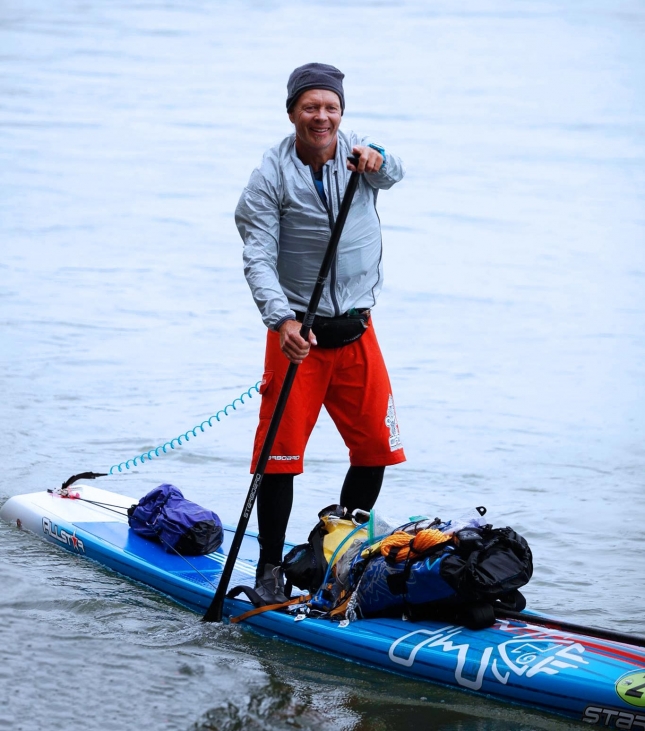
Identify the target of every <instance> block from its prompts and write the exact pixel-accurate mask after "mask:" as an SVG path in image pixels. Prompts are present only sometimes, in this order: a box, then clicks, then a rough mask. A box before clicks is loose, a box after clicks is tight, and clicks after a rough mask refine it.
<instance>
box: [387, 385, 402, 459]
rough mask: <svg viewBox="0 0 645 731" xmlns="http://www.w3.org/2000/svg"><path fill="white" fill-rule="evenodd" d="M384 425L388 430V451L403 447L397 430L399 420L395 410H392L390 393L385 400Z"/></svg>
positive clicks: (392, 402) (392, 400)
mask: <svg viewBox="0 0 645 731" xmlns="http://www.w3.org/2000/svg"><path fill="white" fill-rule="evenodd" d="M385 426H386V427H387V428H388V429H389V430H390V438H389V442H390V452H396V450H397V449H403V442H402V441H401V433H400V432H399V422H398V421H397V420H396V411H395V410H394V399H393V398H392V394H390V397H389V399H388V401H387V415H386V417H385Z"/></svg>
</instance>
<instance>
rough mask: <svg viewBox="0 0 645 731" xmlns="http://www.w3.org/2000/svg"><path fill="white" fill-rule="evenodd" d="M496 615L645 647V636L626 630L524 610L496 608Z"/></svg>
mask: <svg viewBox="0 0 645 731" xmlns="http://www.w3.org/2000/svg"><path fill="white" fill-rule="evenodd" d="M495 616H496V617H497V618H498V619H511V620H519V621H520V622H527V623H528V624H537V625H539V626H540V627H546V628H547V629H557V630H560V631H562V632H575V633H577V634H581V635H589V636H590V637H598V638H599V639H602V640H612V641H613V642H624V643H625V644H628V645H636V646H637V647H645V637H639V636H638V635H628V634H626V633H624V632H614V631H613V630H610V629H600V628H599V627H585V626H584V625H582V624H573V622H565V621H564V620H562V619H549V618H547V617H539V616H535V615H533V614H524V613H523V612H514V611H511V610H506V609H496V610H495Z"/></svg>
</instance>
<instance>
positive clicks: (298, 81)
mask: <svg viewBox="0 0 645 731" xmlns="http://www.w3.org/2000/svg"><path fill="white" fill-rule="evenodd" d="M343 78H344V74H342V73H341V72H340V71H339V70H338V69H337V68H335V67H334V66H328V65H327V64H321V63H308V64H305V65H304V66H300V67H299V68H297V69H295V71H293V73H292V74H291V76H290V77H289V81H288V83H287V112H288V114H289V119H290V120H291V122H292V123H293V125H294V127H295V131H294V133H293V134H291V135H289V136H288V137H287V138H286V139H284V140H283V141H282V142H281V143H280V144H278V145H277V146H275V147H273V148H271V149H270V150H269V151H268V152H266V153H265V155H264V158H263V160H262V163H261V165H260V167H258V168H256V169H255V170H254V171H253V173H252V175H251V178H250V180H249V183H248V185H247V186H246V188H245V189H244V192H243V193H242V196H241V197H240V201H239V203H238V205H237V209H236V211H235V222H236V224H237V227H238V230H239V232H240V235H241V237H242V240H243V241H244V273H245V276H246V279H247V281H248V283H249V287H250V288H251V292H252V295H253V299H254V300H255V303H256V305H257V306H258V309H259V310H260V313H261V315H262V319H263V321H264V324H265V325H266V326H267V328H268V332H267V342H266V351H265V366H264V376H263V378H262V385H261V388H260V393H261V394H262V403H261V406H260V423H259V425H258V428H257V432H256V435H255V445H254V451H253V460H252V464H251V472H252V473H253V472H254V471H255V467H256V464H257V461H258V457H259V454H260V451H261V449H262V445H263V444H264V439H265V437H266V433H267V429H268V426H269V422H270V420H271V416H272V414H273V411H274V408H275V405H276V401H277V398H278V394H279V392H280V388H281V385H282V382H283V380H284V378H285V374H286V372H287V368H288V365H289V362H291V363H297V364H299V368H298V372H297V375H296V378H295V380H294V383H293V386H292V390H291V394H290V396H289V400H288V403H287V405H286V408H285V411H284V414H283V416H282V420H281V422H280V426H279V428H278V432H277V435H276V438H275V442H274V444H273V448H272V450H271V456H270V457H269V461H268V464H267V468H266V471H265V474H264V477H263V479H262V484H261V486H260V489H259V492H258V496H257V505H258V526H259V536H258V540H259V543H260V558H259V562H258V569H257V577H256V591H257V592H258V594H259V595H260V597H261V598H262V599H263V600H264V601H266V602H268V603H275V602H281V601H286V597H285V596H284V592H283V589H284V585H283V579H282V573H281V570H280V569H279V564H280V563H281V561H282V552H283V548H284V541H285V534H286V529H287V523H288V521H289V515H290V512H291V505H292V501H293V478H294V476H295V475H298V474H300V473H302V471H303V461H304V453H305V447H306V445H307V441H308V439H309V436H310V434H311V432H312V430H313V428H314V425H315V423H316V420H317V419H318V415H319V413H320V409H321V407H322V406H323V405H324V406H325V408H326V409H327V411H328V413H329V415H330V416H331V418H332V419H333V421H334V423H335V425H336V427H337V428H338V431H339V432H340V434H341V436H342V437H343V440H344V441H345V444H346V445H347V447H348V449H349V461H350V468H349V471H348V472H347V476H346V477H345V481H344V483H343V486H342V489H341V494H340V504H341V505H343V506H344V507H345V508H347V509H348V511H349V512H351V511H353V510H354V509H355V508H361V509H363V510H370V509H371V508H372V507H373V506H374V503H375V502H376V499H377V497H378V494H379V491H380V489H381V484H382V482H383V473H384V471H385V467H386V466H387V465H393V464H398V463H399V462H403V461H405V455H404V453H403V445H402V443H401V438H400V435H399V427H398V423H397V420H396V412H395V410H394V400H393V398H392V388H391V386H390V380H389V377H388V374H387V370H386V367H385V363H384V361H383V356H382V355H381V351H380V348H379V345H378V342H377V340H376V334H375V333H374V327H373V326H372V321H371V318H370V310H371V308H372V307H373V306H374V305H375V304H376V299H377V296H378V294H379V292H380V290H381V286H382V280H383V267H382V256H381V254H382V241H381V227H380V222H379V218H378V215H377V212H376V198H377V195H378V191H379V190H384V189H388V188H391V187H392V185H394V183H398V182H399V180H401V178H402V177H403V174H404V170H403V166H402V164H401V160H400V159H399V158H398V157H396V156H395V155H393V154H392V153H391V152H390V151H389V150H388V151H387V152H386V151H385V150H384V149H383V147H381V146H380V145H377V144H375V143H374V142H370V140H369V139H368V138H365V137H359V136H358V135H356V134H354V133H353V132H350V133H348V134H345V133H343V132H341V131H340V129H339V127H340V122H341V118H342V115H343V112H344V109H345V95H344V91H343ZM350 155H353V156H354V157H355V158H358V162H357V167H354V165H352V164H351V163H348V162H347V158H348V157H349V156H350ZM354 170H358V172H359V173H362V175H361V178H360V182H359V186H358V189H357V191H356V193H355V197H354V200H353V202H352V206H351V208H350V210H349V215H348V217H347V221H346V223H345V227H344V229H343V233H342V236H341V238H340V243H339V247H338V252H337V255H336V259H335V261H333V263H332V267H331V271H330V275H329V277H328V279H327V282H326V284H325V288H324V291H323V294H322V298H321V300H320V304H319V306H318V316H317V317H316V319H315V320H314V323H313V326H312V330H311V332H310V334H309V340H308V342H307V341H305V340H303V338H302V337H300V329H301V323H302V320H303V316H304V313H305V312H306V311H307V304H308V302H309V298H310V297H311V293H312V291H313V288H314V285H315V284H316V279H317V275H318V272H319V269H320V265H321V262H322V259H323V256H324V254H325V250H326V247H327V244H328V242H329V237H330V232H331V229H332V228H333V226H334V221H335V218H336V216H337V215H338V210H339V208H340V203H341V200H342V198H343V194H344V191H345V188H346V186H347V183H348V181H349V176H350V172H351V171H354Z"/></svg>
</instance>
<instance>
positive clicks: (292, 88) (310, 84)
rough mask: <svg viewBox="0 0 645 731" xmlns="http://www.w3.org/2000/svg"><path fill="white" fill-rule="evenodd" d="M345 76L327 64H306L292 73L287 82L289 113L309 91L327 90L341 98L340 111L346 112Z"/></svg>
mask: <svg viewBox="0 0 645 731" xmlns="http://www.w3.org/2000/svg"><path fill="white" fill-rule="evenodd" d="M344 78H345V74H344V73H342V71H339V70H338V69H337V68H336V67H335V66H328V65H327V64H326V63H306V64H305V65H304V66H298V68H297V69H294V71H292V72H291V76H290V77H289V81H287V111H288V112H290V111H291V110H292V109H293V105H294V104H295V103H296V101H297V100H298V97H299V96H300V95H301V94H302V93H303V91H307V89H327V90H329V91H334V92H336V94H338V96H339V98H340V111H341V113H342V112H344V111H345V94H344V92H343V79H344Z"/></svg>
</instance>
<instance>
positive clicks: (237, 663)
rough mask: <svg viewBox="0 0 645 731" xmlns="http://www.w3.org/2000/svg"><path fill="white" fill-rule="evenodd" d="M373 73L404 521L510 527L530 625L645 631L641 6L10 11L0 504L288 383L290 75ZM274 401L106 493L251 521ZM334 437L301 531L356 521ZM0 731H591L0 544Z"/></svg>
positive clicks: (396, 475)
mask: <svg viewBox="0 0 645 731" xmlns="http://www.w3.org/2000/svg"><path fill="white" fill-rule="evenodd" d="M310 60H319V61H324V62H327V63H333V64H335V65H337V66H339V67H340V68H341V69H342V70H343V71H344V72H345V73H346V75H347V78H346V98H347V103H348V109H347V113H346V116H345V120H344V122H343V125H344V128H345V129H355V130H357V131H359V132H364V133H369V134H372V135H373V136H374V137H375V138H376V139H378V140H379V141H381V142H382V144H384V146H385V147H386V148H390V149H391V150H396V151H397V152H398V153H400V154H401V156H402V157H403V158H404V159H405V161H406V165H407V169H408V174H407V176H406V178H405V180H404V182H403V183H402V184H400V185H399V186H397V187H395V188H394V189H393V190H391V191H390V192H388V193H385V194H383V195H382V196H381V198H380V213H381V219H382V221H383V229H384V238H385V246H386V251H385V267H386V286H385V288H384V291H383V294H382V297H381V300H380V302H379V306H378V308H377V310H376V312H375V322H376V327H377V330H378V332H379V336H380V339H381V344H382V347H383V349H384V351H385V354H386V359H387V361H388V364H389V367H390V373H391V377H392V380H393V383H394V388H395V398H396V403H397V411H398V416H399V422H400V425H401V431H402V434H403V437H404V443H405V447H406V452H407V455H408V462H407V463H406V464H405V465H403V466H400V467H397V468H392V469H390V470H389V471H388V474H387V475H386V484H385V487H384V490H383V494H382V498H381V500H380V502H379V506H380V507H381V509H382V510H383V512H384V513H386V514H389V515H392V516H395V517H396V516H401V517H405V516H406V515H411V514H418V513H430V514H432V515H442V516H445V515H451V514H453V513H454V512H456V511H460V510H462V509H464V508H467V507H471V506H474V505H479V504H484V505H486V506H487V507H488V509H489V514H490V516H491V519H492V521H493V522H494V523H496V524H497V525H507V524H510V525H512V526H514V527H515V528H516V529H517V530H519V531H520V532H522V533H523V534H524V535H525V536H526V537H527V539H528V540H529V542H530V543H531V546H532V547H533V550H534V555H535V577H534V579H533V581H532V582H531V584H530V585H529V586H528V587H527V590H526V594H527V596H528V598H529V602H530V604H531V606H532V607H533V608H536V609H541V610H544V611H550V612H553V613H556V614H561V615H564V616H566V617H568V618H569V619H571V620H572V621H576V622H581V623H585V624H592V625H597V626H603V627H610V628H617V629H619V630H620V631H624V632H633V633H638V634H645V614H644V612H643V604H644V601H645V586H644V584H645V558H644V554H643V548H642V547H643V539H644V538H645V529H644V527H643V526H644V523H645V490H644V486H645V440H644V437H645V235H644V234H645V172H644V171H645V166H644V162H645V135H644V123H645V95H644V93H643V90H644V89H645V9H644V8H643V5H642V3H640V2H629V1H624V2H623V1H622V0H597V1H594V0H580V1H575V0H559V1H553V2H551V1H545V2H533V1H530V0H527V1H516V2H512V1H511V0H498V1H495V0H466V2H462V3H453V2H449V1H448V0H442V1H437V2H432V3H431V2H413V1H412V0H409V1H407V2H406V1H401V2H395V1H393V2H342V3H336V4H333V3H332V4H329V3H324V4H323V3H319V2H307V3H304V2H303V3H298V2H295V0H285V1H284V2H279V1H276V2H257V1H256V2H203V1H199V0H194V1H192V2H190V1H187V2H181V3H180V2H178V1H177V0H167V1H166V2H163V3H161V2H153V1H152V0H151V1H148V0H139V2H136V3H134V2H125V1H124V0H116V1H114V0H112V1H110V2H107V1H105V2H93V1H91V0H90V1H88V2H72V1H71V0H67V1H65V0H63V1H61V2H57V3H48V2H44V1H43V0H33V1H32V2H29V0H23V1H21V2H18V1H17V0H8V1H5V2H3V3H2V5H1V6H0V247H1V257H0V322H1V325H2V331H1V333H2V335H1V338H2V340H1V348H0V389H1V392H2V407H1V408H2V410H1V412H0V413H1V416H2V422H1V426H2V444H1V445H0V459H1V464H2V468H3V469H2V478H1V479H0V501H4V500H5V499H6V498H7V497H9V496H11V495H15V494H19V493H22V492H28V491H36V490H42V489H45V488H47V487H50V486H55V485H57V484H60V483H61V482H62V481H63V480H64V479H66V478H67V477H68V476H69V475H71V474H73V473H75V472H80V471H83V470H87V469H92V470H99V471H103V470H105V469H106V468H109V467H110V466H111V465H113V464H115V463H118V462H121V461H123V460H125V459H127V458H129V457H132V456H134V455H135V454H137V453H140V452H141V451H143V450H144V449H149V448H150V447H152V446H155V445H157V444H160V443H162V442H164V441H166V440H167V439H169V438H171V437H174V436H176V435H177V434H179V433H180V432H183V431H185V430H186V429H188V428H191V427H192V426H193V425H194V424H196V423H198V422H199V421H201V420H202V419H203V418H205V417H208V416H210V415H211V414H213V413H215V411H217V410H218V409H219V408H222V407H223V406H224V405H226V404H227V403H229V402H230V401H231V400H232V399H233V398H235V397H236V396H237V395H239V394H240V393H241V392H242V391H244V390H246V389H247V388H249V387H250V386H251V385H252V384H254V383H255V382H256V381H257V380H258V378H259V377H260V375H261V370H262V354H263V336H264V333H263V328H262V325H261V321H260V319H259V316H258V314H257V312H256V310H255V307H254V305H253V303H252V301H251V298H250V295H249V293H248V290H247V286H246V283H245V281H244V279H243V276H242V271H241V244H240V241H239V238H238V235H237V231H236V229H235V226H234V223H233V216H232V213H233V210H234V207H235V203H236V201H237V198H238V196H239V193H240V190H241V188H242V187H243V186H244V184H245V182H246V180H247V179H248V176H249V173H250V171H251V170H252V169H253V167H254V166H255V165H256V164H257V163H258V162H259V160H260V158H261V155H262V152H263V151H264V149H265V148H267V147H268V146H270V145H271V144H273V143H274V142H275V141H277V140H279V139H280V138H281V137H282V136H283V135H285V134H286V133H288V132H289V125H288V121H287V118H286V115H285V113H284V99H285V85H286V79H287V76H288V74H289V72H290V71H291V70H292V69H293V68H294V67H295V66H297V65H300V64H301V63H304V62H307V61H310ZM257 407H258V399H257V398H256V399H253V400H251V401H250V402H249V403H248V404H247V405H246V406H245V407H244V408H243V409H240V410H238V411H237V412H236V413H235V414H234V415H232V416H230V417H227V419H226V423H222V424H216V426H215V427H214V428H213V429H212V430H209V432H208V433H207V434H205V435H201V436H200V437H199V438H198V439H196V440H194V441H193V442H191V443H190V445H189V446H188V447H186V448H185V449H183V450H178V451H176V452H174V453H173V454H172V455H171V456H169V457H165V458H164V459H160V460H158V461H157V462H156V463H154V464H150V465H147V466H145V467H143V468H141V469H138V470H134V471H132V473H129V474H127V475H124V476H119V477H111V478H106V479H104V480H102V481H101V484H100V486H102V487H105V488H107V489H114V490H117V491H120V492H123V493H125V494H129V495H132V496H135V497H139V496H141V495H143V494H144V493H145V492H146V491H147V490H148V489H150V488H151V487H153V486H155V485H157V484H159V483H160V482H163V481H170V482H173V483H175V484H176V485H178V486H179V487H181V488H182V489H183V490H184V491H185V493H186V494H187V496H188V497H190V498H192V499H193V500H196V501H198V502H202V503H204V504H206V505H209V506H210V507H213V508H214V509H215V510H217V511H218V513H219V514H220V515H221V516H222V517H223V518H224V520H226V521H227V522H233V523H234V522H236V520H237V517H238V515H239V512H240V509H241V505H242V501H243V497H244V495H245V493H246V489H247V487H248V482H249V475H248V459H249V454H250V450H251V442H252V437H253V431H254V427H255V421H256V418H257ZM345 469H346V455H345V449H344V447H343V445H342V443H341V440H340V438H339V437H338V435H337V434H336V433H335V431H334V429H333V427H332V425H331V424H330V422H329V420H328V419H326V418H323V419H321V421H320V423H319V425H318V426H317V428H316V430H315V432H314V435H313V438H312V441H311V443H310V447H309V451H308V460H307V473H306V475H305V476H303V477H301V478H299V480H298V481H297V494H296V501H295V506H294V513H293V518H292V527H291V531H290V532H291V536H292V537H293V538H295V539H297V540H299V539H303V538H304V537H305V536H306V534H307V533H308V531H309V528H310V526H311V525H312V523H313V522H314V520H315V514H316V512H317V511H318V510H319V509H320V508H321V507H323V506H324V505H327V504H328V503H330V502H333V501H335V500H336V498H337V495H338V492H339V488H340V484H341V482H342V479H343V476H344V472H345ZM0 556H2V559H3V560H2V562H1V563H0V581H1V583H0V587H1V588H0V727H6V728H12V729H25V730H26V729H38V728H44V727H47V728H50V729H63V728H68V727H69V726H71V725H75V726H79V727H81V728H85V729H100V730H101V731H102V730H108V729H115V730H120V729H130V728H144V727H145V728H150V729H194V730H206V729H238V728H245V729H283V728H284V729H286V728H294V727H295V728H309V729H316V730H319V729H327V728H332V727H333V728H339V729H348V730H349V729H352V730H354V731H359V730H362V729H374V730H378V731H380V730H381V729H387V730H399V729H401V730H402V729H407V728H410V727H413V726H414V727H419V728H437V729H439V728H440V729H450V730H451V731H452V730H455V731H456V730H457V729H459V731H475V730H476V731H511V730H513V731H516V730H517V729H523V730H528V729H554V730H557V731H562V730H563V729H566V728H569V724H567V723H565V722H561V721H558V720H553V719H551V718H548V717H546V716H543V715H540V714H534V713H530V712H526V711H521V710H517V709H513V708H509V707H506V706H502V705H500V704H497V703H493V702H486V701H482V700H479V699H477V698H473V697H470V696H468V695H466V694H464V693H459V692H456V691H450V690H446V689H443V688H435V687H431V686H427V685H423V684H420V683H415V682H411V681H406V680H404V679H400V678H397V677H395V676H390V675H387V674H384V673H378V672H373V671H368V670H365V669H362V668H360V667H356V666H354V665H350V664H348V663H345V662H342V661H340V660H337V659H333V658H328V657H324V656H321V655H316V654H314V653H311V652H308V651H306V650H302V649H297V648H291V647H288V646H285V645H283V644H282V643H279V642H276V641H273V640H270V639H266V638H262V637H257V636H254V635H253V634H251V633H250V632H247V631H244V630H241V629H239V628H232V627H228V626H226V627H221V626H204V625H202V624H201V623H200V622H199V621H198V618H197V617H196V616H195V615H193V614H191V613H190V612H187V611H185V610H184V609H182V608H180V607H177V606H175V605H174V604H172V603H171V602H169V601H167V600H166V599H164V598H162V597H159V596H157V595H155V594H154V593H153V592H151V591H149V590H147V589H146V588H144V587H142V586H139V585H135V584H132V583H130V582H127V581H125V580H124V579H121V578H120V577H118V576H116V575H114V574H112V573H110V572H108V571H105V570H102V569H100V568H98V567H96V566H94V565H92V564H89V563H86V562H85V563H84V562H83V561H81V560H78V559H76V558H75V557H73V556H67V555H63V554H61V553H60V552H58V551H57V550H56V549H54V548H52V547H50V546H48V545H46V544H44V543H42V542H40V541H38V540H37V539H36V538H34V537H33V536H30V535H28V534H24V533H21V532H19V531H17V530H15V529H14V528H12V527H8V526H6V525H4V524H2V525H0Z"/></svg>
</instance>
